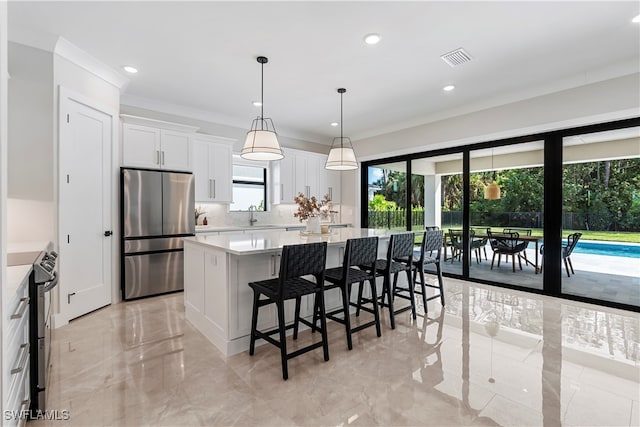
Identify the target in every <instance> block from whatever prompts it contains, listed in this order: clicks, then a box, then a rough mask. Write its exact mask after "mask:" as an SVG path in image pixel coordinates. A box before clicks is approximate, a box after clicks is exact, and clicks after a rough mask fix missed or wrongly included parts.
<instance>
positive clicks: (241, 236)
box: [184, 228, 391, 356]
mask: <svg viewBox="0 0 640 427" xmlns="http://www.w3.org/2000/svg"><path fill="white" fill-rule="evenodd" d="M390 235H391V233H390V232H388V231H384V230H373V229H361V228H339V229H333V230H331V232H330V233H328V234H311V235H305V234H302V233H300V231H269V230H259V231H255V232H251V233H247V232H245V233H225V234H221V235H219V236H198V235H196V236H195V237H185V238H184V305H185V316H186V319H187V320H188V321H189V322H190V323H191V324H192V325H193V326H194V327H195V328H196V329H198V330H199V331H200V332H201V333H202V334H203V335H205V336H206V337H207V338H208V339H209V340H210V341H211V342H212V343H213V344H214V345H215V346H216V347H217V348H218V349H219V350H220V351H221V352H222V353H223V354H225V355H227V356H229V355H232V354H236V353H240V352H242V351H245V350H247V349H248V348H249V334H250V332H251V309H252V304H253V292H252V290H251V288H250V287H249V286H248V283H249V282H253V281H257V280H265V279H269V278H273V277H277V276H278V274H279V267H280V254H281V252H282V247H283V246H285V245H296V244H303V243H314V242H327V267H328V268H330V267H337V266H340V265H341V264H342V258H343V256H344V247H345V244H346V241H347V240H348V239H354V238H359V237H370V236H378V237H379V238H380V243H379V245H378V257H384V256H386V251H387V243H388V239H389V236H390ZM325 304H326V307H327V310H330V309H332V308H337V307H340V306H341V304H342V302H341V297H340V294H339V290H338V289H333V290H332V291H329V292H326V293H325ZM260 310H261V312H260V317H259V323H258V328H259V329H269V328H272V327H274V326H275V325H276V322H277V316H276V311H275V308H274V307H273V306H266V307H262V308H261V309H260ZM286 310H287V312H286V319H288V320H293V310H294V306H293V304H290V305H287V306H286ZM300 312H301V315H303V316H304V317H307V318H311V316H312V313H313V299H312V298H309V297H305V299H303V302H302V305H301V311H300ZM260 343H261V342H260V341H259V342H258V345H259V344H260Z"/></svg>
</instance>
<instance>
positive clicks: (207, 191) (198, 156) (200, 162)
mask: <svg viewBox="0 0 640 427" xmlns="http://www.w3.org/2000/svg"><path fill="white" fill-rule="evenodd" d="M191 150H192V152H193V156H192V157H193V162H192V166H193V176H194V179H195V187H196V191H195V194H196V203H197V202H210V201H211V178H210V177H209V143H208V142H204V141H198V140H195V139H194V140H192V142H191Z"/></svg>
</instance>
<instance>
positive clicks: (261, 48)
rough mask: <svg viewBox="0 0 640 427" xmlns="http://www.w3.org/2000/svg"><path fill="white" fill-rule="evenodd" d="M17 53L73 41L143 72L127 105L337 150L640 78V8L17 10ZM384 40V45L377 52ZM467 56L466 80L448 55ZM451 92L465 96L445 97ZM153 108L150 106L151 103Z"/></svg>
mask: <svg viewBox="0 0 640 427" xmlns="http://www.w3.org/2000/svg"><path fill="white" fill-rule="evenodd" d="M8 13H9V16H8V18H9V38H10V40H13V41H17V42H21V43H26V44H31V45H38V44H39V45H40V47H43V46H46V45H47V43H48V42H47V40H49V41H50V40H55V39H57V37H58V36H62V37H63V38H65V39H67V40H68V41H69V42H71V43H73V44H74V45H76V46H77V47H79V48H80V49H82V50H84V51H86V52H88V53H89V54H91V55H93V56H94V57H95V58H97V59H98V60H99V61H102V62H103V63H105V64H106V65H108V66H110V67H112V68H114V69H117V70H120V72H122V73H123V74H125V73H124V72H123V71H121V70H122V66H123V65H133V66H136V67H137V68H138V69H139V70H140V72H139V73H138V74H137V75H134V76H130V83H129V85H128V86H127V87H126V89H125V93H124V96H123V102H124V103H129V104H136V103H139V104H140V105H141V104H142V103H144V104H146V103H147V100H153V101H155V102H158V103H161V104H166V105H174V106H175V105H178V106H181V107H185V108H189V109H192V110H199V111H200V112H201V113H202V114H201V117H199V118H202V117H203V116H204V117H208V118H209V119H210V121H214V122H219V123H224V124H229V125H233V126H238V127H242V128H246V127H248V126H249V125H250V123H251V120H252V118H254V117H255V116H256V115H257V114H258V113H259V109H258V108H256V107H254V106H252V105H251V102H252V101H254V100H256V99H259V95H260V66H259V64H258V63H257V62H256V60H255V58H256V56H258V55H264V56H267V57H269V63H268V64H266V65H265V69H264V71H265V116H266V117H271V118H273V120H274V122H275V124H276V127H277V128H278V130H279V132H280V133H282V134H284V135H287V136H293V137H299V138H303V139H307V140H310V141H316V142H321V143H326V144H329V143H331V138H332V137H334V136H337V135H338V134H339V128H334V127H330V126H329V123H330V122H333V121H338V120H339V114H340V111H339V106H340V99H339V95H338V94H337V93H336V89H337V88H339V87H345V88H347V93H346V94H345V98H344V131H345V136H351V137H352V138H354V139H359V138H363V137H366V136H371V135H375V134H379V133H383V132H386V131H391V130H397V129H401V128H404V127H409V126H415V125H418V124H421V123H427V122H429V121H433V120H435V119H439V118H444V117H448V116H453V115H456V114H460V113H465V112H469V111H472V110H478V109H482V108H488V107H490V106H494V105H499V104H502V103H506V102H511V101H515V100H519V99H525V98H529V97H532V96H537V95H540V94H543V93H549V92H553V91H557V90H562V89H565V88H569V87H575V86H579V85H583V84H587V83H590V82H593V81H598V80H603V79H608V78H613V77H618V76H621V75H626V74H630V73H633V72H636V73H637V72H639V71H640V25H639V24H634V23H631V19H632V18H633V17H634V16H636V15H638V13H640V7H639V3H638V2H637V1H625V2H613V1H588V2H577V1H574V2H548V1H534V2H516V1H513V2H398V1H394V2H328V1H320V2H268V1H260V2H255V3H250V2H238V1H236V2H204V1H203V2H149V1H143V2H9V8H8ZM372 32H377V33H380V34H381V36H382V41H381V42H380V43H379V44H378V45H376V46H368V45H365V44H364V42H363V37H364V35H365V34H367V33H372ZM459 47H463V48H465V49H466V50H467V52H469V53H470V54H471V56H472V57H473V60H472V61H471V62H469V63H467V64H463V65H461V66H459V67H456V68H451V67H449V66H448V65H446V64H445V63H444V62H443V61H442V60H441V59H440V55H441V54H443V53H446V52H449V51H451V50H453V49H456V48H459ZM446 84H454V85H456V90H454V91H452V92H443V91H442V87H443V86H444V85H446ZM143 101H144V102H143Z"/></svg>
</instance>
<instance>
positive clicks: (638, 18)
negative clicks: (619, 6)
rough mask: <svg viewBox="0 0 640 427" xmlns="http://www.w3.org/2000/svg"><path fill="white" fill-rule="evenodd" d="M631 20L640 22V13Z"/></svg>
mask: <svg viewBox="0 0 640 427" xmlns="http://www.w3.org/2000/svg"><path fill="white" fill-rule="evenodd" d="M631 22H633V23H635V24H637V23H638V22H640V15H638V16H636V17H635V18H633V19H632V20H631Z"/></svg>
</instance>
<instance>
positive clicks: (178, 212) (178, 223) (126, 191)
mask: <svg viewBox="0 0 640 427" xmlns="http://www.w3.org/2000/svg"><path fill="white" fill-rule="evenodd" d="M194 191H195V189H194V181H193V175H192V174H191V173H185V172H165V171H157V170H147V169H130V168H121V169H120V192H121V200H120V210H121V213H120V224H121V230H122V236H121V253H122V256H121V264H120V265H121V277H120V283H121V288H122V298H123V299H125V300H129V299H134V298H140V297H146V296H151V295H158V294H164V293H168V292H174V291H179V290H182V289H184V277H183V273H184V252H183V242H182V237H184V236H193V235H194V234H195V215H194V209H195V193H194Z"/></svg>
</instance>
